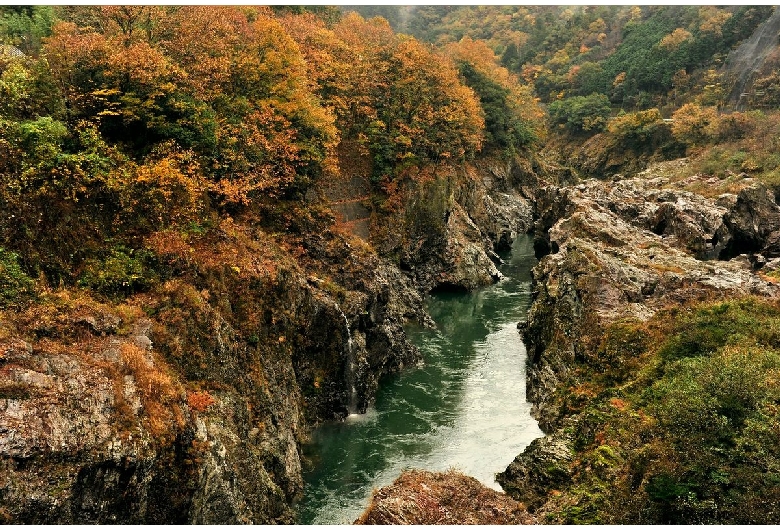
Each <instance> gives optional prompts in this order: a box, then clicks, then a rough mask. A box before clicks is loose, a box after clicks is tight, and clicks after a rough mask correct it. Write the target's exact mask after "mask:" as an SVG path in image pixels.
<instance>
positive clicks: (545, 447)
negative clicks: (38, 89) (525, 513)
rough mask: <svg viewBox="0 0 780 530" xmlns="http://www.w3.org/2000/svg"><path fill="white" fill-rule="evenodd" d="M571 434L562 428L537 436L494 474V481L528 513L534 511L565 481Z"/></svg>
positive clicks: (571, 445)
mask: <svg viewBox="0 0 780 530" xmlns="http://www.w3.org/2000/svg"><path fill="white" fill-rule="evenodd" d="M572 438H573V436H572V435H571V434H568V433H567V431H564V430H558V431H556V432H555V433H554V434H553V435H550V436H545V437H543V438H537V439H536V440H534V441H533V442H531V443H530V444H529V445H528V447H526V449H525V451H523V453H522V454H520V455H518V456H517V457H516V458H515V459H514V461H513V462H512V463H511V464H509V466H508V467H507V468H506V470H505V471H503V472H501V473H498V474H497V475H496V481H498V483H499V484H501V487H502V488H504V491H506V492H507V493H508V494H509V495H511V496H512V498H514V499H517V500H519V501H520V502H522V503H524V504H525V506H527V508H528V510H529V511H530V512H531V513H533V512H535V511H536V509H537V508H539V507H540V506H542V505H543V504H544V503H545V502H546V501H547V497H548V495H549V494H550V492H551V491H553V490H556V489H559V488H562V487H563V486H564V485H566V484H567V483H568V482H569V480H570V478H571V472H570V467H571V464H572V455H573V439H572Z"/></svg>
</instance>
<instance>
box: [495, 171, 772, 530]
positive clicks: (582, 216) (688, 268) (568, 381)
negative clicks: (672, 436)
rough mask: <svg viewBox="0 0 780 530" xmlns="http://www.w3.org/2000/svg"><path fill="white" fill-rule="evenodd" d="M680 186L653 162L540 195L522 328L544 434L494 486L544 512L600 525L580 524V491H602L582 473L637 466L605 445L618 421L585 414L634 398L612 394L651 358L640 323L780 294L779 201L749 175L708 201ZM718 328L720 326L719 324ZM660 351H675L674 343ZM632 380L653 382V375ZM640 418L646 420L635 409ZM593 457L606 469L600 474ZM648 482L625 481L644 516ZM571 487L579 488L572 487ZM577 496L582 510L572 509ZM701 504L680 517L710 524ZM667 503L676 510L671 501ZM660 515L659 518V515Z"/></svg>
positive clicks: (531, 392)
mask: <svg viewBox="0 0 780 530" xmlns="http://www.w3.org/2000/svg"><path fill="white" fill-rule="evenodd" d="M685 184H690V183H689V182H688V183H686V182H683V183H682V185H680V184H673V183H671V182H669V180H668V179H666V178H663V177H656V175H655V174H654V171H653V169H650V170H648V171H646V172H644V173H643V174H640V175H639V176H638V177H636V178H631V179H620V178H618V179H616V180H613V181H608V182H605V181H595V180H590V181H586V182H584V183H581V184H578V185H576V186H572V187H566V188H559V187H548V188H545V189H542V190H540V191H539V193H538V194H537V198H538V200H537V214H536V218H537V220H536V224H535V227H534V233H535V235H536V238H537V240H536V248H537V249H538V251H539V252H540V254H544V256H543V257H542V259H541V260H540V262H539V264H538V265H537V267H536V268H535V269H534V271H533V275H534V302H533V305H532V307H531V309H530V311H529V314H528V319H527V321H526V322H523V323H521V325H520V326H519V327H520V329H521V333H522V334H523V337H524V340H525V343H526V346H527V348H528V351H529V366H528V368H529V371H528V396H529V400H530V401H532V402H533V403H534V405H535V416H536V418H537V419H538V420H539V422H540V426H542V428H543V429H544V430H545V432H547V433H548V435H547V436H546V437H545V438H542V439H539V440H537V441H536V442H534V443H533V444H531V446H529V447H528V448H527V449H526V451H525V452H524V453H523V454H521V455H519V456H518V457H517V458H516V459H515V461H514V462H513V463H512V464H511V465H510V466H509V467H508V468H507V469H506V471H505V472H503V473H501V474H500V475H499V477H498V480H499V483H500V484H501V485H502V486H503V487H504V489H505V491H507V492H508V493H510V494H511V495H512V496H513V497H514V498H516V499H518V500H521V501H522V502H524V503H525V504H526V505H527V506H528V507H529V509H530V510H532V512H533V513H535V514H536V515H537V517H540V518H541V519H544V520H547V521H550V522H555V521H558V522H573V521H576V520H579V522H585V521H588V520H589V521H590V522H598V521H602V522H603V521H606V520H608V519H609V515H605V514H604V513H601V512H599V511H598V510H596V509H593V512H592V513H589V515H590V516H592V517H595V518H594V519H587V518H580V519H577V518H578V517H582V514H583V513H584V512H583V511H582V510H585V511H588V510H587V509H586V508H585V507H584V506H585V505H586V504H588V502H585V501H583V499H582V498H580V497H581V496H582V495H587V496H588V497H587V498H589V499H590V501H591V502H592V503H593V504H599V503H601V505H603V504H604V503H606V502H607V501H605V500H604V499H605V498H607V497H609V496H608V495H603V496H602V494H601V493H598V491H599V490H598V489H588V488H592V487H593V485H592V484H591V483H590V482H589V483H588V484H589V486H588V487H585V486H583V484H584V483H585V481H586V480H595V479H586V478H584V477H587V476H598V477H600V480H606V482H604V484H609V481H610V480H612V481H614V484H613V486H614V489H618V486H617V484H619V483H620V480H618V479H617V478H616V477H619V476H620V475H619V473H620V472H621V471H619V470H621V469H622V470H623V471H622V472H623V473H627V472H628V471H627V470H631V469H634V467H635V466H637V465H638V464H635V463H630V464H629V463H627V462H632V459H634V458H639V457H638V456H637V454H636V453H633V452H631V450H629V448H627V447H625V448H624V449H622V450H621V449H619V448H617V449H616V445H615V442H613V445H611V446H610V445H609V444H607V442H605V441H604V440H605V432H609V431H604V429H612V430H617V429H618V428H617V427H615V425H612V426H610V424H609V423H604V422H605V421H606V420H604V418H607V417H609V414H605V413H599V412H594V411H595V410H596V407H595V406H593V405H592V404H593V403H599V402H601V401H603V402H605V403H607V405H605V407H607V409H606V410H615V408H617V409H619V410H621V411H622V410H627V409H626V407H628V406H629V405H628V403H630V400H629V399H628V398H627V397H626V396H633V394H632V393H631V391H627V392H623V393H621V392H619V391H617V390H615V389H616V388H617V385H619V384H620V382H621V381H622V382H623V384H624V385H627V384H628V382H630V381H634V380H635V379H636V378H637V377H641V375H640V372H639V370H640V367H642V366H644V365H643V364H642V362H639V361H638V360H637V359H638V358H639V356H642V358H649V357H647V356H648V355H650V354H649V353H647V352H649V351H652V349H651V347H650V346H649V345H648V344H647V341H648V340H649V339H648V338H647V336H648V335H652V332H646V331H643V330H645V329H646V328H647V326H648V324H646V323H648V322H651V321H652V324H650V326H651V328H652V326H657V327H659V328H669V326H670V325H671V324H669V323H671V322H674V320H671V321H670V320H669V318H670V317H669V314H667V313H663V312H669V311H671V314H672V315H673V314H675V311H678V310H677V309H675V308H686V307H687V308H689V309H687V310H684V311H687V312H691V311H692V310H691V309H690V308H691V307H693V308H694V309H693V310H694V311H695V310H696V309H695V307H697V306H696V304H699V303H705V304H713V303H717V302H718V301H729V300H739V299H744V298H745V297H752V298H750V299H757V300H768V301H772V300H776V299H777V297H778V295H780V289H779V288H778V285H777V284H776V279H775V277H774V275H773V273H774V271H776V270H777V266H778V264H779V263H780V260H778V259H777V258H778V256H780V253H778V248H777V240H778V236H779V235H780V231H779V230H780V223H779V222H778V221H779V219H780V217H778V214H780V208H778V206H777V204H776V202H775V197H774V195H773V194H772V193H771V192H770V191H769V190H767V189H766V188H764V187H763V186H762V185H760V184H758V183H755V182H752V181H750V180H749V179H745V180H744V182H743V183H742V188H741V189H740V190H739V191H738V192H737V193H734V194H724V195H721V196H719V197H716V198H707V197H704V196H701V195H698V194H695V193H691V192H689V191H685V189H682V188H683V185H685ZM724 307H725V308H726V309H722V311H728V307H729V306H728V305H727V306H724ZM662 313H663V314H662ZM659 314H660V315H661V316H660V317H659V316H658V315H659ZM694 314H695V313H694ZM663 315H666V316H663ZM654 317H655V318H654ZM723 318H724V320H727V319H726V317H725V316H724V317H723ZM714 325H716V326H717V325H719V324H718V321H717V320H716V321H715V323H714ZM681 332H682V331H680V332H678V333H681ZM667 338H668V337H659V338H658V339H655V340H658V341H659V342H663V340H665V339H667ZM723 340H725V339H723ZM663 351H673V350H672V348H671V346H670V347H667V349H666V350H662V354H663ZM664 355H667V356H668V355H670V354H664ZM662 358H663V357H662ZM643 362H644V361H643ZM669 362H671V361H669ZM648 369H649V368H648ZM634 370H636V372H635V371H634ZM662 373H663V372H662ZM654 377H655V378H660V375H656V376H654ZM610 381H612V383H609V382H610ZM605 382H606V384H605ZM631 384H633V385H640V384H641V385H648V387H649V386H651V385H653V384H654V378H650V379H647V380H646V382H642V383H631ZM611 385H615V386H611ZM609 396H613V397H611V398H610V397H609ZM644 399H648V398H644ZM610 400H611V401H610ZM609 403H611V405H609ZM650 403H651V404H652V401H650ZM636 406H637V407H639V406H641V401H640V402H639V404H638V405H636ZM643 406H644V407H650V406H653V407H654V406H655V405H648V404H645V405H643ZM598 410H601V409H598ZM632 410H633V409H632ZM598 414H601V416H600V417H599V416H598ZM636 414H639V416H638V417H642V414H644V412H643V411H642V410H641V409H640V410H639V411H638V412H636ZM594 415H595V416H594ZM597 418H598V419H597ZM656 421H657V420H656ZM643 429H649V427H643ZM638 430H642V429H638ZM690 435H691V436H693V435H694V433H690ZM616 436H618V438H619V439H622V438H620V436H627V435H626V434H624V433H622V432H621V433H620V434H619V435H616ZM651 439H652V438H651ZM594 440H595V441H594ZM599 440H601V444H602V445H601V446H600V445H599ZM642 443H645V444H646V443H649V442H642ZM591 444H593V445H592V446H591ZM604 444H606V445H604ZM637 444H639V442H637ZM619 445H620V442H617V446H619ZM639 446H641V444H640V445H639ZM641 447H644V448H643V449H642V450H643V451H645V452H647V451H648V449H647V447H646V446H641ZM648 454H649V453H648ZM594 458H595V459H596V460H597V461H598V460H600V461H601V464H600V467H601V468H602V470H603V469H609V470H610V473H613V474H612V475H609V473H606V472H604V473H599V472H597V471H596V469H598V468H594V466H595V464H594V463H593V461H592V460H591V459H594ZM667 458H670V457H667ZM632 472H633V473H636V471H632ZM642 473H645V472H642ZM659 476H660V475H659ZM663 476H666V475H663ZM670 476H673V475H672V474H671V473H670ZM621 480H622V479H621ZM643 480H649V482H647V483H645V482H643ZM653 480H657V476H655V477H653V476H651V477H649V478H645V479H642V474H640V475H638V476H636V477H635V478H634V483H633V486H631V487H632V488H635V489H634V490H633V491H634V493H633V494H632V495H634V497H642V496H646V497H644V498H645V499H648V498H649V499H650V501H648V506H651V507H652V509H650V508H643V509H645V510H646V512H645V517H647V518H648V520H653V517H655V515H653V514H654V513H655V512H654V511H653V510H655V509H660V508H659V506H660V504H659V503H660V502H661V501H659V500H658V499H657V498H656V497H654V495H657V496H658V495H661V494H657V493H655V491H656V490H655V489H653V488H655V485H654V484H655V483H654V482H653ZM664 480H666V479H664ZM669 480H671V479H669ZM675 480H678V479H677V478H675ZM680 480H682V479H680ZM690 482H691V483H693V481H690ZM578 484H579V488H580V489H579V490H578V491H580V493H579V494H574V493H572V489H574V488H576V487H578V486H577V485H578ZM637 488H638V489H637ZM678 489H679V488H678ZM683 489H684V488H683ZM683 489H679V491H681V492H682V491H683ZM689 489H690V490H691V495H693V497H691V498H692V499H693V498H696V496H697V495H698V496H701V497H705V496H706V495H710V494H711V492H705V491H704V490H705V488H701V490H693V489H691V488H689ZM562 491H563V493H562ZM567 491H568V493H567ZM664 491H665V490H664ZM674 491H677V490H674ZM686 491H687V490H686ZM583 492H584V493H583ZM648 492H649V493H648ZM640 493H641V494H640ZM593 495H596V496H597V497H593ZM664 495H666V494H665V493H664ZM670 495H671V497H670V499H674V498H676V497H674V495H676V494H670ZM680 495H682V493H680ZM648 496H649V497H648ZM658 498H661V497H660V496H659V497H658ZM577 499H579V500H577ZM593 499H601V500H598V501H593ZM578 502H581V503H582V505H583V506H582V507H581V508H579V509H575V508H573V507H572V506H574V505H575V504H577V503H578ZM610 502H611V501H610ZM664 502H666V501H664ZM707 502H711V501H707ZM696 506H697V507H696V509H693V508H691V509H690V513H687V512H686V513H687V515H685V514H683V515H678V516H679V517H681V519H678V521H680V520H687V521H690V520H697V519H695V518H696V517H700V518H701V519H700V520H702V521H704V520H709V521H712V520H717V519H708V518H707V517H713V516H712V515H706V516H705V515H704V509H703V508H699V507H698V505H696ZM666 510H667V511H669V510H671V511H674V510H672V509H671V508H669V506H667V507H666ZM621 511H622V510H615V513H614V517H615V519H611V521H612V522H620V519H619V517H620V516H619V515H618V514H619V513H620V512H621ZM659 513H660V512H659ZM670 513H671V512H670ZM725 513H726V512H725V510H724V514H725ZM691 514H694V515H691ZM634 516H636V513H635V514H634ZM658 517H659V519H658V521H661V520H663V517H666V516H661V515H658ZM669 517H675V516H674V515H670V516H669ZM759 518H760V516H759Z"/></svg>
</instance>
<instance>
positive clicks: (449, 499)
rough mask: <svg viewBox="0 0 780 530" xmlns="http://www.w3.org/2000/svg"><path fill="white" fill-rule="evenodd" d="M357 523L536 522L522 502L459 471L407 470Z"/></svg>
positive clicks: (374, 499) (381, 494)
mask: <svg viewBox="0 0 780 530" xmlns="http://www.w3.org/2000/svg"><path fill="white" fill-rule="evenodd" d="M355 523H356V524H384V525H387V524H414V525H420V524H457V525H463V524H482V525H493V524H534V523H535V521H534V518H533V517H532V516H531V515H530V514H529V513H528V512H527V511H526V510H525V508H524V507H523V505H522V504H520V503H518V502H517V501H514V500H512V498H510V497H509V496H507V495H505V494H503V493H499V492H497V491H495V490H492V489H490V488H487V487H485V486H483V485H482V484H480V483H479V481H477V480H476V479H474V478H471V477H467V476H465V475H463V474H461V473H458V472H456V471H448V472H447V473H431V472H429V471H406V472H404V473H403V474H402V475H401V476H400V477H398V479H396V481H395V482H394V483H393V484H391V485H390V486H387V487H384V488H382V489H380V490H379V491H377V492H376V493H374V497H373V499H372V502H371V505H370V506H369V508H368V509H367V510H366V511H365V513H364V514H363V515H362V516H361V517H360V519H358V520H357V521H355Z"/></svg>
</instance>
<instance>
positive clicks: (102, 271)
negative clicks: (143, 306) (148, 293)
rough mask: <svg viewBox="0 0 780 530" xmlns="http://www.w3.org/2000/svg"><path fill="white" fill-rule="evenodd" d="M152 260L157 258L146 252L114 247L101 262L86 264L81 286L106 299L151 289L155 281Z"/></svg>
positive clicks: (90, 261)
mask: <svg viewBox="0 0 780 530" xmlns="http://www.w3.org/2000/svg"><path fill="white" fill-rule="evenodd" d="M153 259H154V255H153V254H152V253H151V252H149V251H146V250H133V249H127V248H125V247H123V246H117V247H114V248H112V249H111V250H110V253H109V254H108V255H107V256H105V257H104V258H102V259H99V258H89V259H87V260H86V261H85V263H84V267H85V270H84V272H83V273H82V274H81V277H80V279H79V285H81V286H82V287H88V288H90V289H94V290H95V291H98V292H100V293H103V294H105V295H107V296H122V295H124V296H127V295H130V294H132V293H134V292H138V291H142V290H145V289H148V288H149V287H150V286H151V285H152V283H154V282H155V281H156V275H155V273H154V270H153V269H152V267H151V264H152V261H153Z"/></svg>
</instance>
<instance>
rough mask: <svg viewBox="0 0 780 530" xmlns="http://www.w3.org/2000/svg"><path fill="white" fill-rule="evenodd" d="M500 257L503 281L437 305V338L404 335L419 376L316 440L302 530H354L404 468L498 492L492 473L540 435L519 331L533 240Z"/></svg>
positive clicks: (433, 304) (385, 388) (398, 382)
mask: <svg viewBox="0 0 780 530" xmlns="http://www.w3.org/2000/svg"><path fill="white" fill-rule="evenodd" d="M503 258H504V260H505V261H506V263H505V264H504V265H502V266H501V267H500V269H501V272H502V273H503V274H504V275H505V276H506V279H505V280H503V281H501V282H499V283H497V284H495V285H492V286H490V287H486V288H484V289H481V290H478V291H476V292H474V293H458V294H453V293H446V294H436V295H433V296H431V297H430V300H429V302H428V311H429V313H430V315H431V317H433V319H434V321H435V322H436V329H433V330H432V329H424V328H420V327H411V326H410V327H409V328H407V333H408V334H409V337H410V338H411V340H412V341H413V342H414V343H415V344H416V345H417V346H418V347H419V348H420V352H421V353H422V356H423V359H424V365H423V366H422V367H421V368H412V369H409V370H406V371H404V372H402V373H401V374H398V375H395V376H393V377H392V378H388V379H387V380H384V381H383V382H382V384H381V385H380V389H379V392H378V394H377V398H376V403H375V405H374V406H373V407H372V408H370V409H369V411H368V412H367V413H366V414H363V415H353V416H350V417H349V418H348V419H347V420H346V421H344V422H341V423H329V424H326V425H323V426H321V427H319V428H318V429H317V430H316V431H315V432H314V433H313V436H312V443H311V444H310V445H308V446H307V447H306V448H305V455H304V456H305V458H306V459H308V460H309V461H310V462H311V464H312V465H311V466H310V468H309V469H307V470H305V472H304V481H305V485H306V486H305V488H306V489H305V494H304V498H303V499H302V500H301V502H300V503H299V505H298V517H299V523H301V524H349V523H351V522H353V521H354V520H355V519H357V518H358V517H359V516H360V514H361V513H362V512H363V510H364V509H365V508H366V506H367V505H368V502H369V497H370V495H371V492H372V491H373V490H374V489H375V488H380V487H382V486H385V485H388V484H390V483H392V482H393V480H395V478H396V477H398V475H399V474H400V473H401V472H402V471H403V470H404V469H407V468H418V469H426V470H430V471H445V470H447V469H451V468H454V469H457V470H460V471H462V472H463V473H466V474H467V475H471V476H473V477H475V478H477V479H478V480H480V481H481V482H482V483H484V484H485V485H487V486H489V487H492V488H494V489H497V490H500V489H501V488H500V486H499V485H498V484H497V483H496V482H495V479H494V476H495V474H496V473H498V472H500V471H503V470H504V469H505V468H506V466H507V465H509V463H510V462H512V459H514V457H515V456H517V455H518V454H519V453H521V452H522V451H523V449H524V448H525V447H526V446H527V445H528V444H529V443H531V441H533V440H534V439H535V438H538V437H539V436H542V432H541V431H540V430H539V427H538V425H537V423H536V421H535V420H534V419H533V418H532V417H531V415H530V410H531V405H530V404H529V403H527V402H526V400H525V359H526V350H525V346H524V345H523V343H522V340H521V338H520V334H519V333H518V331H517V322H518V321H520V320H522V319H523V318H524V317H525V314H526V311H527V310H528V306H529V305H530V298H531V292H530V290H531V275H530V270H531V267H533V265H534V263H535V259H534V255H533V248H532V246H531V240H530V238H528V237H526V236H520V237H518V239H517V240H516V241H515V243H514V245H513V247H512V250H511V253H510V254H507V255H505V256H503Z"/></svg>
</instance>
